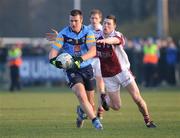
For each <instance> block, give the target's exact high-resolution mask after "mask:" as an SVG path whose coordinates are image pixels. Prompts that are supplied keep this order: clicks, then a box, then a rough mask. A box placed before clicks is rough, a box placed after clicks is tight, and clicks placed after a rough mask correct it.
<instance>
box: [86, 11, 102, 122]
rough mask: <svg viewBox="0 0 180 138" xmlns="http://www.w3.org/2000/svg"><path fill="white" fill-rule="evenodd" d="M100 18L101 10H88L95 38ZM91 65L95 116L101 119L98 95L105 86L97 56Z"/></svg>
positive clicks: (100, 26)
mask: <svg viewBox="0 0 180 138" xmlns="http://www.w3.org/2000/svg"><path fill="white" fill-rule="evenodd" d="M101 20H102V12H101V11H100V10H98V9H93V10H91V12H90V23H91V24H90V25H89V26H88V27H89V28H90V29H91V30H92V31H93V33H94V35H95V38H96V39H97V38H98V37H99V35H100V32H101V31H102V25H101ZM92 67H93V70H94V76H95V78H96V86H97V91H98V110H97V117H98V118H100V119H102V118H103V112H104V109H103V107H102V105H101V98H100V95H102V94H103V95H104V94H105V86H104V81H103V78H102V75H101V67H100V61H99V58H98V57H97V56H96V57H94V58H93V61H92Z"/></svg>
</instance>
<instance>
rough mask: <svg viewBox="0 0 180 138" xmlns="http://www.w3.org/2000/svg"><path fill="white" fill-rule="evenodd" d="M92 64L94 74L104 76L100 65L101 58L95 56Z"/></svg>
mask: <svg viewBox="0 0 180 138" xmlns="http://www.w3.org/2000/svg"><path fill="white" fill-rule="evenodd" d="M91 65H92V67H93V71H94V76H95V77H96V76H99V77H102V75H101V65H100V60H99V58H97V57H95V58H93V60H92V63H91Z"/></svg>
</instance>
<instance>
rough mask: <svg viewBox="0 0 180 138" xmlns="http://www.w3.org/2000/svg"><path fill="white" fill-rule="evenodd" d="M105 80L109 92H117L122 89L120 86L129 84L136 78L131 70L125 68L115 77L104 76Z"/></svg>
mask: <svg viewBox="0 0 180 138" xmlns="http://www.w3.org/2000/svg"><path fill="white" fill-rule="evenodd" d="M103 80H104V83H105V87H106V91H107V92H117V91H119V90H120V86H122V87H126V86H127V85H129V84H130V83H131V82H132V81H133V80H134V76H133V75H132V73H131V71H130V70H124V71H122V72H120V73H118V74H116V75H115V76H113V77H103Z"/></svg>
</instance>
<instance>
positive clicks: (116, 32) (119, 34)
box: [113, 31, 124, 37]
mask: <svg viewBox="0 0 180 138" xmlns="http://www.w3.org/2000/svg"><path fill="white" fill-rule="evenodd" d="M113 35H114V36H117V37H124V36H123V34H122V33H121V32H119V31H114V33H113Z"/></svg>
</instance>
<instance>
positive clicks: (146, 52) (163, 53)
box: [125, 37, 180, 87]
mask: <svg viewBox="0 0 180 138" xmlns="http://www.w3.org/2000/svg"><path fill="white" fill-rule="evenodd" d="M125 49H126V53H127V54H128V57H129V60H130V63H131V71H132V72H133V74H134V75H135V77H136V81H137V82H138V83H139V84H141V85H142V86H145V87H156V86H161V85H166V84H168V85H170V86H174V85H176V84H177V81H179V73H180V68H179V63H180V47H179V44H178V43H177V44H176V43H175V42H174V40H173V39H172V38H171V37H168V38H166V39H153V38H147V39H133V40H127V43H126V46H125Z"/></svg>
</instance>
